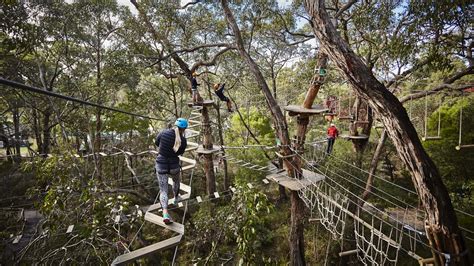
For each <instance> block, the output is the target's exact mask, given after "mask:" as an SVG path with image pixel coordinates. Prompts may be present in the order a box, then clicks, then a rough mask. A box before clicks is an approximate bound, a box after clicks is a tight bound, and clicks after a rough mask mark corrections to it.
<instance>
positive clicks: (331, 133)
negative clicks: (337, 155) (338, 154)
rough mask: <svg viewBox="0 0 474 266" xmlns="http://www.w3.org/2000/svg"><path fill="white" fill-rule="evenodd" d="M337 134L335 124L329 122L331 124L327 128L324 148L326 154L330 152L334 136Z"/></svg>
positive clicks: (334, 139)
mask: <svg viewBox="0 0 474 266" xmlns="http://www.w3.org/2000/svg"><path fill="white" fill-rule="evenodd" d="M338 136H339V131H338V130H337V128H336V125H334V124H333V123H331V125H330V126H329V128H328V148H327V150H326V153H327V154H331V153H332V147H333V146H334V142H335V141H336V138H337V137H338Z"/></svg>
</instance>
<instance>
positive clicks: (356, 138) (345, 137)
mask: <svg viewBox="0 0 474 266" xmlns="http://www.w3.org/2000/svg"><path fill="white" fill-rule="evenodd" d="M341 138H343V139H348V140H353V139H354V140H363V139H368V138H369V136H367V135H365V134H360V135H357V136H354V135H341Z"/></svg>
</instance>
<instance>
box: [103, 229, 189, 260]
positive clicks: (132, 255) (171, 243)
mask: <svg viewBox="0 0 474 266" xmlns="http://www.w3.org/2000/svg"><path fill="white" fill-rule="evenodd" d="M182 238H183V235H177V236H175V237H172V238H169V239H166V240H164V241H161V242H158V243H155V244H152V245H149V246H146V247H143V248H139V249H137V250H134V251H131V252H129V253H125V254H123V255H120V256H118V257H117V258H115V260H114V261H113V262H112V265H122V264H125V263H127V262H132V261H134V260H137V259H139V258H142V257H144V256H146V255H148V254H152V253H155V252H158V251H161V250H164V249H167V248H172V247H175V246H177V245H178V244H179V242H181V240H182Z"/></svg>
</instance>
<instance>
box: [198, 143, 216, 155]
mask: <svg viewBox="0 0 474 266" xmlns="http://www.w3.org/2000/svg"><path fill="white" fill-rule="evenodd" d="M219 151H221V146H217V145H214V146H213V147H212V149H206V148H204V147H203V146H202V145H199V147H198V148H197V150H196V152H197V153H200V154H211V153H216V152H219Z"/></svg>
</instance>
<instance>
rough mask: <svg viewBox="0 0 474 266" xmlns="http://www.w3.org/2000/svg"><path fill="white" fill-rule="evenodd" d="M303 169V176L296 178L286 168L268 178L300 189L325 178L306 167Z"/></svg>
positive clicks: (287, 186) (288, 186)
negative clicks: (289, 174) (287, 173)
mask: <svg viewBox="0 0 474 266" xmlns="http://www.w3.org/2000/svg"><path fill="white" fill-rule="evenodd" d="M301 170H302V171H303V178H302V179H296V178H292V177H289V176H287V175H286V170H280V171H278V172H276V173H273V174H270V175H267V176H266V178H267V179H268V180H270V181H273V182H276V183H277V184H278V185H282V186H284V187H286V188H288V189H289V190H293V191H298V190H301V189H302V188H304V187H307V186H309V185H311V184H313V183H316V182H319V181H321V180H323V179H324V176H323V175H320V174H317V173H315V172H311V171H309V170H306V169H301Z"/></svg>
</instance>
